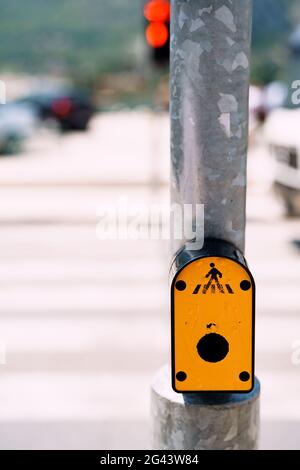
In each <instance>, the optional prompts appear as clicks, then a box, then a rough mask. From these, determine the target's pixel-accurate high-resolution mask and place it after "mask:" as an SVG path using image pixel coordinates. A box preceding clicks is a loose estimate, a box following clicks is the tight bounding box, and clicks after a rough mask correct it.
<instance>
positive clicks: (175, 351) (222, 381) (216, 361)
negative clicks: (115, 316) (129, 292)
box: [171, 240, 255, 393]
mask: <svg viewBox="0 0 300 470" xmlns="http://www.w3.org/2000/svg"><path fill="white" fill-rule="evenodd" d="M171 273H172V279H171V280H172V284H171V316H172V318H171V321H172V386H173V389H174V390H175V391H176V392H179V393H189V392H234V393H236V392H240V393H243V392H245V393H248V392H250V391H251V390H252V389H253V386H254V323H255V283H254V279H253V277H252V275H251V273H250V271H249V269H248V267H247V263H246V261H245V258H244V257H243V255H242V254H241V253H240V252H239V251H238V250H237V249H236V248H235V247H234V246H232V245H231V244H229V243H227V242H224V241H219V240H207V241H206V242H205V245H204V247H203V249H202V250H197V251H196V250H186V249H185V248H184V249H183V250H181V251H180V252H179V253H178V255H177V256H176V258H175V260H174V262H173V264H172V268H171Z"/></svg>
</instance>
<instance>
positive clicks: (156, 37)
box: [146, 21, 169, 48]
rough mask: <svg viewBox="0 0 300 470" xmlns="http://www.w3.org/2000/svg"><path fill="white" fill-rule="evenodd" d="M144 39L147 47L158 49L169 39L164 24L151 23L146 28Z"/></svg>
mask: <svg viewBox="0 0 300 470" xmlns="http://www.w3.org/2000/svg"><path fill="white" fill-rule="evenodd" d="M146 39H147V42H148V44H149V46H151V47H154V48H158V47H163V46H164V45H165V44H166V43H167V42H168V39H169V31H168V28H167V26H166V25H165V24H164V23H160V22H158V21H157V22H153V23H150V24H149V25H148V26H147V29H146Z"/></svg>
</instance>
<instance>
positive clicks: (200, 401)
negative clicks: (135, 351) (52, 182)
mask: <svg viewBox="0 0 300 470" xmlns="http://www.w3.org/2000/svg"><path fill="white" fill-rule="evenodd" d="M171 13H172V17H171V157H172V165H171V168H172V176H171V178H172V179H171V185H172V198H171V199H172V203H177V204H180V205H181V206H182V205H183V204H193V205H194V204H196V203H198V204H204V206H205V207H204V211H205V212H204V214H205V221H204V222H205V227H204V231H205V237H206V238H217V239H221V240H226V241H228V242H231V243H232V244H234V245H235V246H236V247H237V248H238V249H240V250H241V251H242V252H244V249H245V206H246V164H247V142H248V92H249V61H250V60H249V58H250V41H251V23H252V22H251V19H252V0H233V1H232V0H172V2H171ZM194 224H196V220H194ZM185 241H186V240H179V241H177V242H174V246H173V247H172V250H173V253H175V252H176V251H177V250H178V249H180V248H181V247H182V246H183V245H184V243H185ZM170 382H171V380H170V377H169V373H168V368H167V369H166V368H164V369H162V370H161V371H160V372H159V373H158V375H157V376H156V378H155V381H154V383H153V387H152V424H153V447H154V448H155V449H255V448H256V447H257V445H258V432H259V383H258V381H257V382H256V386H255V389H254V391H253V392H252V393H251V394H246V395H240V394H232V395H230V394H212V395H209V396H203V395H200V394H192V395H190V396H187V395H185V396H182V395H180V394H175V393H174V392H173V391H172V390H171V384H170Z"/></svg>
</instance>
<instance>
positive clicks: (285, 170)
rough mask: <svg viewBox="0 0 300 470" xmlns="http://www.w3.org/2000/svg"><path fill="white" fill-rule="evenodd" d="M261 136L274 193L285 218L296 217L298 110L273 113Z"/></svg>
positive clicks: (299, 200) (299, 206) (299, 197)
mask: <svg viewBox="0 0 300 470" xmlns="http://www.w3.org/2000/svg"><path fill="white" fill-rule="evenodd" d="M265 136H266V140H267V143H268V145H269V148H270V151H271V153H272V155H273V157H274V159H275V189H276V191H277V193H279V194H280V196H281V198H282V199H283V202H284V204H285V207H286V213H287V215H290V216H295V215H300V109H283V108H282V109H277V110H276V111H273V112H272V113H271V114H270V115H269V117H268V119H267V122H266V124H265Z"/></svg>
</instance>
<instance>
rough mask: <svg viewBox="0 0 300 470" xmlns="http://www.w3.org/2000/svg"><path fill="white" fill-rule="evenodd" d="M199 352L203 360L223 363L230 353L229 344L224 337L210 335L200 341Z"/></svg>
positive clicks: (214, 334)
mask: <svg viewBox="0 0 300 470" xmlns="http://www.w3.org/2000/svg"><path fill="white" fill-rule="evenodd" d="M197 351H198V354H199V356H200V357H201V359H203V360H204V361H206V362H213V363H216V362H221V361H223V359H225V357H226V356H227V354H228V352H229V344H228V341H227V340H226V339H225V338H224V337H223V336H221V335H218V334H216V333H210V334H208V335H205V336H203V337H202V338H201V339H200V341H199V343H198V344H197Z"/></svg>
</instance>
